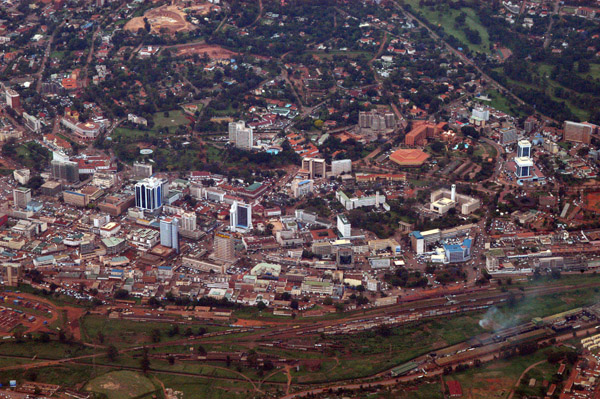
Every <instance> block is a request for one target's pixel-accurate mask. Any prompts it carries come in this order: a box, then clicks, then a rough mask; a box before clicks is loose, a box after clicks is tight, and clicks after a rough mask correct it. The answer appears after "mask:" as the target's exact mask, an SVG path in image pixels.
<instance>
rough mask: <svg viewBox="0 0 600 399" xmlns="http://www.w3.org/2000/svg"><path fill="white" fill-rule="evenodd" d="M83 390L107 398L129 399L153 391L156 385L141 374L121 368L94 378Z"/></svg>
mask: <svg viewBox="0 0 600 399" xmlns="http://www.w3.org/2000/svg"><path fill="white" fill-rule="evenodd" d="M85 390H86V391H90V392H95V393H100V394H103V395H106V397H107V399H129V398H137V397H140V396H142V395H147V394H149V393H151V392H154V391H156V387H155V386H154V384H153V383H152V381H150V379H148V377H146V376H144V375H143V374H141V373H136V372H133V371H127V370H122V371H113V372H110V373H106V374H103V375H101V376H100V377H97V378H94V379H93V380H91V381H90V382H89V383H88V384H87V385H86V386H85Z"/></svg>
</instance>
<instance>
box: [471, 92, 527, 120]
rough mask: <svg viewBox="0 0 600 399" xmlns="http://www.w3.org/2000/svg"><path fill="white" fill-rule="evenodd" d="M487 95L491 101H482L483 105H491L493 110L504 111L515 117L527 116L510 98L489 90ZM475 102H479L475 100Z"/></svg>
mask: <svg viewBox="0 0 600 399" xmlns="http://www.w3.org/2000/svg"><path fill="white" fill-rule="evenodd" d="M487 95H488V97H489V98H490V100H491V101H480V102H481V103H482V104H485V105H489V106H490V107H492V108H495V109H497V110H498V111H502V112H504V113H505V114H508V115H512V116H514V117H517V118H518V117H522V116H527V115H526V113H525V112H523V110H522V109H521V107H519V106H518V105H516V104H515V102H514V101H511V100H510V99H509V98H508V97H506V96H504V95H502V94H501V93H500V92H499V91H498V90H488V91H487ZM475 100H478V99H477V98H475Z"/></svg>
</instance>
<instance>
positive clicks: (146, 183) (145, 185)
mask: <svg viewBox="0 0 600 399" xmlns="http://www.w3.org/2000/svg"><path fill="white" fill-rule="evenodd" d="M168 190H169V187H168V183H166V182H165V181H164V180H161V179H157V178H154V177H149V178H147V179H143V180H140V181H139V182H137V183H136V185H135V206H136V207H137V208H139V209H143V210H149V211H154V210H156V209H159V208H160V207H161V206H162V204H163V199H164V198H165V197H166V195H167V194H168ZM165 191H166V192H165Z"/></svg>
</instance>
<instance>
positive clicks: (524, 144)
mask: <svg viewBox="0 0 600 399" xmlns="http://www.w3.org/2000/svg"><path fill="white" fill-rule="evenodd" d="M517 158H531V143H530V142H529V140H519V142H518V143H517Z"/></svg>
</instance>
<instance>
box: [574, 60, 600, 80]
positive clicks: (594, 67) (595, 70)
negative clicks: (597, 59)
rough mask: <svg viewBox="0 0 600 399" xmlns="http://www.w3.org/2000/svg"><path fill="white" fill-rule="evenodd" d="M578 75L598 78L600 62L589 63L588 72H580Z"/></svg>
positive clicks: (599, 76) (599, 77)
mask: <svg viewBox="0 0 600 399" xmlns="http://www.w3.org/2000/svg"><path fill="white" fill-rule="evenodd" d="M579 75H580V76H583V77H588V78H591V79H600V64H590V70H589V72H580V73H579Z"/></svg>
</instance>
